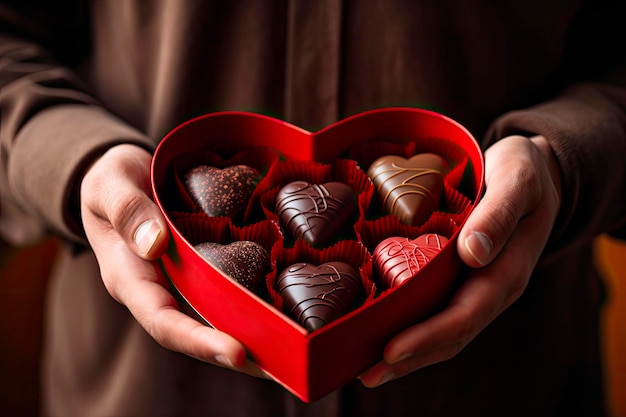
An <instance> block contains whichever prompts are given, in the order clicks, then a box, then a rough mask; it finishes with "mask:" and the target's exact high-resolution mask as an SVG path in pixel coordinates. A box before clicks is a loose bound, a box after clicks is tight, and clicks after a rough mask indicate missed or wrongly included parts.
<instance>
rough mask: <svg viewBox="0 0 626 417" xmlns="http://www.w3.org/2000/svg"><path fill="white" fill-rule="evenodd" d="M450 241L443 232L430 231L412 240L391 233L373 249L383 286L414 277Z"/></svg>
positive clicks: (375, 263)
mask: <svg viewBox="0 0 626 417" xmlns="http://www.w3.org/2000/svg"><path fill="white" fill-rule="evenodd" d="M447 242H448V239H447V238H446V237H444V236H441V235H438V234H435V233H428V234H425V235H421V236H419V237H418V238H417V239H414V240H411V239H409V238H406V237H390V238H387V239H385V240H383V241H382V242H380V243H379V244H378V245H377V246H376V248H375V249H374V253H373V255H372V263H373V267H374V270H375V271H376V272H377V273H378V278H379V281H380V283H381V284H382V285H383V287H384V288H392V287H396V286H398V285H400V284H402V283H403V282H404V281H406V280H407V279H409V278H412V277H414V276H415V275H416V274H417V273H418V272H419V271H420V270H421V269H422V268H423V267H424V266H425V265H426V264H427V263H428V262H430V261H431V260H432V259H433V258H434V257H435V255H437V254H438V253H439V252H441V249H442V248H443V246H444V245H445V244H446V243H447Z"/></svg>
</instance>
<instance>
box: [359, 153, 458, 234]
mask: <svg viewBox="0 0 626 417" xmlns="http://www.w3.org/2000/svg"><path fill="white" fill-rule="evenodd" d="M447 169H448V163H447V162H446V160H445V159H443V158H442V157H440V156H439V155H436V154H432V153H422V154H418V155H415V156H413V157H412V158H409V159H406V158H403V157H401V156H396V155H389V156H382V157H380V158H378V159H377V160H376V161H374V162H373V163H372V165H370V167H369V169H368V170H367V175H368V176H369V177H370V178H371V179H372V181H373V182H374V185H375V186H376V191H377V193H378V195H379V197H380V200H381V206H382V209H383V210H384V211H386V212H387V213H390V214H393V215H395V216H397V217H398V219H399V220H400V222H402V223H404V224H407V225H411V226H419V225H421V224H422V223H424V222H425V221H426V220H428V217H429V216H430V215H431V214H432V212H433V211H435V210H438V209H439V206H440V203H441V195H442V191H443V176H444V174H445V172H446V171H447Z"/></svg>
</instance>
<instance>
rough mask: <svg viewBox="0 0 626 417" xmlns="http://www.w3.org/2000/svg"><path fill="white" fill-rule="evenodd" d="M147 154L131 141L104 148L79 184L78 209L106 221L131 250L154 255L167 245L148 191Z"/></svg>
mask: <svg viewBox="0 0 626 417" xmlns="http://www.w3.org/2000/svg"><path fill="white" fill-rule="evenodd" d="M150 161H151V155H150V154H149V153H148V152H146V151H145V150H143V149H141V148H139V147H136V146H133V145H120V146H116V147H114V148H111V149H110V150H109V151H107V152H106V153H105V154H104V155H103V156H102V157H101V158H100V159H99V160H98V162H97V163H95V164H94V165H93V166H92V167H91V169H90V170H89V171H88V173H87V174H86V175H85V178H84V179H83V182H82V184H81V201H82V210H83V212H85V211H90V212H91V213H93V215H94V216H96V217H98V218H100V219H102V220H104V221H105V222H106V223H110V224H111V226H112V228H113V230H114V231H115V232H117V234H119V235H120V236H121V237H122V239H124V241H125V242H126V243H127V245H128V246H129V247H130V248H132V249H133V250H134V252H135V253H136V254H137V255H138V256H140V257H142V258H144V259H148V260H153V259H157V258H158V257H160V256H161V255H162V254H163V253H164V251H165V250H166V248H167V244H168V240H169V232H168V228H167V225H166V223H165V219H164V218H163V216H162V215H161V212H160V211H159V209H158V207H157V206H156V204H154V202H153V201H152V199H151V198H150V197H149V194H150Z"/></svg>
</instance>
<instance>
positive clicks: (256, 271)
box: [195, 240, 270, 293]
mask: <svg viewBox="0 0 626 417" xmlns="http://www.w3.org/2000/svg"><path fill="white" fill-rule="evenodd" d="M195 248H196V250H197V251H198V252H199V253H200V255H202V256H203V257H204V258H205V259H206V260H208V261H209V262H211V263H213V264H214V265H215V266H216V267H217V268H219V269H221V270H222V271H224V272H225V273H226V274H227V275H230V276H231V277H232V278H233V279H235V280H236V281H237V282H239V283H240V284H242V285H243V286H244V287H246V288H248V289H249V290H250V291H252V292H254V293H258V292H259V291H260V290H261V289H262V288H263V284H264V282H265V274H266V273H267V271H268V270H269V266H270V258H269V255H268V253H267V251H266V250H265V248H263V246H261V245H259V244H258V243H256V242H251V241H248V240H240V241H236V242H232V243H229V244H226V245H222V244H219V243H215V242H204V243H200V244H198V245H196V246H195Z"/></svg>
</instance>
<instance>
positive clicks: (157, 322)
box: [100, 245, 263, 376]
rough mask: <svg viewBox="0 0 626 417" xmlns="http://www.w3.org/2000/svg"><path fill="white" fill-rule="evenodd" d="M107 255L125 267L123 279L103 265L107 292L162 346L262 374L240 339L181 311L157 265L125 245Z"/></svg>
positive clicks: (210, 361)
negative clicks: (251, 360) (249, 359)
mask: <svg viewBox="0 0 626 417" xmlns="http://www.w3.org/2000/svg"><path fill="white" fill-rule="evenodd" d="M107 256H111V258H112V259H116V260H117V261H119V263H120V264H123V265H125V268H124V271H123V275H124V276H123V277H120V276H119V274H120V271H119V270H116V268H115V266H114V265H111V264H107V263H104V262H100V264H101V265H103V266H102V267H101V269H102V276H103V280H104V281H105V284H106V285H107V290H109V292H110V293H112V294H115V298H116V299H117V300H118V301H119V302H120V303H122V304H124V305H126V306H127V308H128V309H129V311H130V312H131V314H132V315H133V316H134V317H135V319H136V320H137V321H138V322H139V324H140V325H141V326H142V327H143V328H144V329H145V330H146V331H147V333H148V334H149V335H150V336H151V337H152V338H153V339H154V340H155V341H157V342H158V343H159V344H160V345H161V346H163V347H165V348H167V349H170V350H172V351H176V352H181V353H183V354H186V355H188V356H191V357H194V358H196V359H199V360H201V361H204V362H209V363H213V364H215V365H219V366H222V367H227V368H231V369H236V370H238V371H242V372H246V373H249V374H251V375H255V376H261V375H263V373H262V372H261V371H260V370H259V369H258V368H257V367H256V366H255V365H254V364H253V363H252V362H250V361H248V360H247V353H246V349H245V347H244V346H243V345H242V344H241V343H240V342H239V341H238V340H236V339H235V338H233V337H232V336H230V335H228V334H226V333H223V332H220V331H218V330H215V329H213V328H211V327H208V326H205V325H204V324H202V323H199V322H197V321H196V320H194V319H192V318H191V317H189V316H187V315H185V314H183V313H181V312H180V311H179V308H178V304H177V302H176V299H175V298H174V297H173V296H172V294H171V293H170V292H169V291H168V290H167V286H168V282H167V278H166V277H165V276H164V274H163V272H162V270H161V269H160V268H159V267H158V265H157V264H155V263H152V262H147V261H144V260H142V259H140V258H137V257H136V256H135V255H134V254H133V253H131V252H130V251H129V250H128V248H127V247H126V246H124V245H117V246H113V247H109V252H108V254H107ZM107 265H111V266H107ZM116 274H117V275H116Z"/></svg>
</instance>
